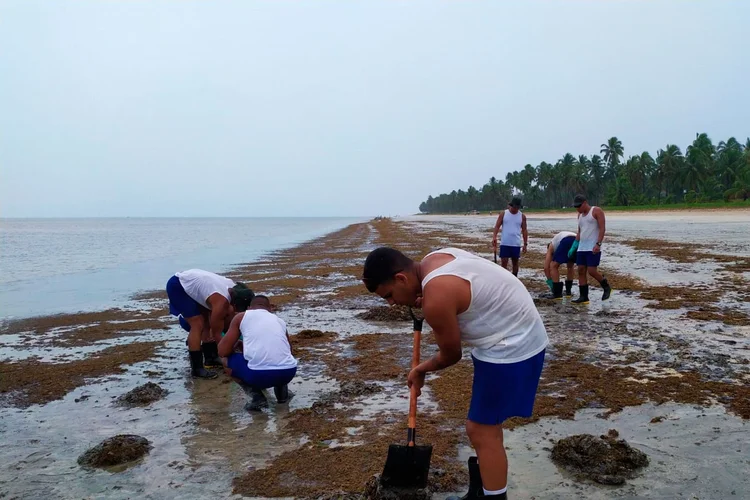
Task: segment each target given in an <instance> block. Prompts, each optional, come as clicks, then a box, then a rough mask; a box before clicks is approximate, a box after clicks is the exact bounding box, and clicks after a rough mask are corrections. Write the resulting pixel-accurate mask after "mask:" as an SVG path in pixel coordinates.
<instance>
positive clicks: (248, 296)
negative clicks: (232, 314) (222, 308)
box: [231, 282, 255, 312]
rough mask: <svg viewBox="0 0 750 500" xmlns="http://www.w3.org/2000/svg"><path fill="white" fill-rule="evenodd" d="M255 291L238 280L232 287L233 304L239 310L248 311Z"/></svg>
mask: <svg viewBox="0 0 750 500" xmlns="http://www.w3.org/2000/svg"><path fill="white" fill-rule="evenodd" d="M253 297H255V293H254V292H253V291H252V290H251V289H250V288H248V286H247V285H246V284H244V283H240V282H237V283H236V284H235V285H234V286H233V287H232V294H231V298H232V300H231V304H232V305H233V306H234V308H235V310H237V311H240V312H242V311H246V310H247V307H248V306H249V305H250V302H251V301H252V300H253Z"/></svg>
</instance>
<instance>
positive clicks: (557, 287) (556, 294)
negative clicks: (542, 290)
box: [542, 282, 563, 300]
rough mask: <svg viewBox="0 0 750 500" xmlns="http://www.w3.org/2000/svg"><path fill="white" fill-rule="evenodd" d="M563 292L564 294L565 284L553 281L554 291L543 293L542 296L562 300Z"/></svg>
mask: <svg viewBox="0 0 750 500" xmlns="http://www.w3.org/2000/svg"><path fill="white" fill-rule="evenodd" d="M562 294H563V284H562V283H559V282H558V283H552V293H547V294H544V295H542V298H544V299H552V300H562Z"/></svg>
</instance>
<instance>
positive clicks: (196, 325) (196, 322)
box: [185, 314, 205, 332]
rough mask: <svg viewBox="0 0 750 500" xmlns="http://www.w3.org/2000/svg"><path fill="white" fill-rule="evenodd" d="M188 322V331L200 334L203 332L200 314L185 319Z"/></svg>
mask: <svg viewBox="0 0 750 500" xmlns="http://www.w3.org/2000/svg"><path fill="white" fill-rule="evenodd" d="M185 319H186V320H187V322H188V325H190V331H193V330H198V331H200V332H202V331H203V326H204V325H205V323H204V322H203V316H201V315H200V314H199V315H197V316H192V317H190V318H185Z"/></svg>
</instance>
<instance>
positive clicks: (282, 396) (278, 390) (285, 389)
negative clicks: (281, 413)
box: [273, 384, 294, 404]
mask: <svg viewBox="0 0 750 500" xmlns="http://www.w3.org/2000/svg"><path fill="white" fill-rule="evenodd" d="M273 395H274V396H276V402H277V403H279V404H284V403H288V402H289V400H290V399H292V398H293V397H294V393H293V392H292V391H290V390H289V384H284V385H278V386H276V387H274V388H273Z"/></svg>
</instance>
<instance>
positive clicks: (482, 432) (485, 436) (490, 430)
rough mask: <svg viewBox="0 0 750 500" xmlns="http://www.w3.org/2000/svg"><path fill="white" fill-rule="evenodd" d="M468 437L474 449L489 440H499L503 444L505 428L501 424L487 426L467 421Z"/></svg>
mask: <svg viewBox="0 0 750 500" xmlns="http://www.w3.org/2000/svg"><path fill="white" fill-rule="evenodd" d="M466 435H467V436H469V441H471V444H472V445H473V446H474V448H478V447H480V446H482V444H483V443H486V442H487V441H488V440H497V439H499V440H500V441H501V442H502V440H503V428H502V426H501V425H500V424H497V425H486V424H479V423H477V422H472V421H471V420H467V421H466Z"/></svg>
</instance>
